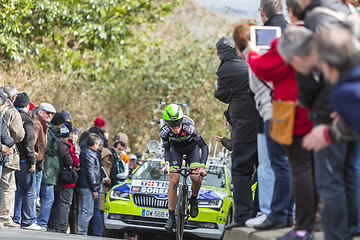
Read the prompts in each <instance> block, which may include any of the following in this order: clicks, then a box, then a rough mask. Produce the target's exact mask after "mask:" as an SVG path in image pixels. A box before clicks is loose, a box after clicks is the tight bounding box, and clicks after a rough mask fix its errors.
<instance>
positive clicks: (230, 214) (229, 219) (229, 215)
mask: <svg viewBox="0 0 360 240" xmlns="http://www.w3.org/2000/svg"><path fill="white" fill-rule="evenodd" d="M232 218H233V215H232V208H230V209H229V213H228V215H227V217H226V222H225V226H227V225H229V224H230V223H231V222H232V220H233V219H232ZM224 234H225V230H224V231H223V234H222V236H221V238H220V239H221V240H223V239H224Z"/></svg>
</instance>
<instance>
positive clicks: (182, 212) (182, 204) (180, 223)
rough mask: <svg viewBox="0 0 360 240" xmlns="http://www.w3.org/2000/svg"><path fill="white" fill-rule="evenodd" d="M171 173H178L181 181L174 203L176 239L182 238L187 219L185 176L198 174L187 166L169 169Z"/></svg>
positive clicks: (187, 192) (186, 185) (187, 186)
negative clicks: (173, 169)
mask: <svg viewBox="0 0 360 240" xmlns="http://www.w3.org/2000/svg"><path fill="white" fill-rule="evenodd" d="M170 172H171V173H178V174H180V175H181V176H182V177H183V178H182V182H181V183H179V187H178V189H179V194H178V197H177V203H176V229H175V234H176V240H182V239H183V234H184V227H185V224H186V223H187V221H188V219H189V216H190V214H189V206H188V205H189V201H188V194H189V185H188V184H187V182H186V180H187V177H188V176H190V175H192V174H193V175H198V173H194V172H193V170H192V169H190V168H188V167H181V168H180V169H178V170H175V171H170Z"/></svg>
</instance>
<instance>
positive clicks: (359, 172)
mask: <svg viewBox="0 0 360 240" xmlns="http://www.w3.org/2000/svg"><path fill="white" fill-rule="evenodd" d="M359 149H360V142H359ZM356 172H357V177H358V178H357V186H358V207H359V206H360V151H359V153H358V155H357V159H356ZM358 210H359V212H358V227H357V232H358V233H360V207H359V209H358Z"/></svg>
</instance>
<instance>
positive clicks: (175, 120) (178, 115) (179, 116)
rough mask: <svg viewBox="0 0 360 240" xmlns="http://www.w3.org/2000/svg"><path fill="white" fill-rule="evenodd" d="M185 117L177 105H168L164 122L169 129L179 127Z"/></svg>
mask: <svg viewBox="0 0 360 240" xmlns="http://www.w3.org/2000/svg"><path fill="white" fill-rule="evenodd" d="M183 117H184V115H183V112H182V110H181V108H180V107H179V106H178V105H176V104H170V105H167V106H166V108H165V109H164V120H165V122H166V124H167V125H168V126H169V127H176V126H179V125H180V124H181V122H182V120H183Z"/></svg>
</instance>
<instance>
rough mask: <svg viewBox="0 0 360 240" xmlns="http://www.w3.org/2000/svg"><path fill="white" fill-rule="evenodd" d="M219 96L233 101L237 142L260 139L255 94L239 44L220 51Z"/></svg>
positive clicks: (233, 124) (216, 93)
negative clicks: (238, 48)
mask: <svg viewBox="0 0 360 240" xmlns="http://www.w3.org/2000/svg"><path fill="white" fill-rule="evenodd" d="M219 57H220V60H221V63H220V66H219V69H218V71H217V72H216V74H217V76H218V81H217V87H216V90H215V97H216V98H217V99H219V100H220V101H222V102H224V103H229V108H228V110H229V115H230V120H231V126H232V129H233V131H232V140H233V142H234V143H246V142H253V141H256V133H257V121H258V119H259V117H258V113H257V111H256V108H255V101H254V97H253V96H254V95H253V93H252V92H251V91H250V88H249V75H248V69H249V67H248V65H247V63H246V61H245V59H243V58H241V57H240V56H239V54H238V52H237V50H236V49H235V48H232V49H230V50H228V51H227V52H226V53H224V54H221V55H219Z"/></svg>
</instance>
